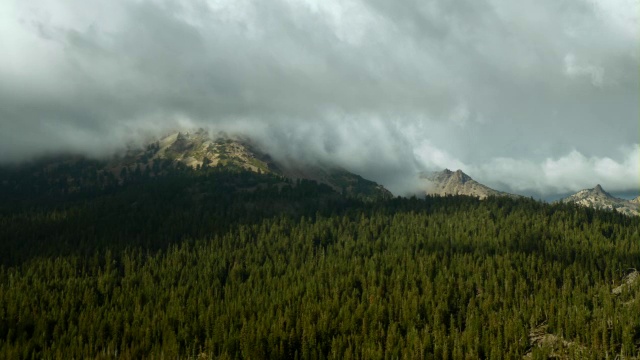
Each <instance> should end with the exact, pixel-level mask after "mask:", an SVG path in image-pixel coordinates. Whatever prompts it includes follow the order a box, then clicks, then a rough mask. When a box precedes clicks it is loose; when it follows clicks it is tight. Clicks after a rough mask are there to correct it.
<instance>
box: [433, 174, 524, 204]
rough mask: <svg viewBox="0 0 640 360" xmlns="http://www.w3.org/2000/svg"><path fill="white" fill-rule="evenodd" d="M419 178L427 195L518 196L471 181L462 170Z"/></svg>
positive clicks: (481, 197)
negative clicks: (422, 181) (424, 186)
mask: <svg viewBox="0 0 640 360" xmlns="http://www.w3.org/2000/svg"><path fill="white" fill-rule="evenodd" d="M420 178H421V179H422V180H424V181H425V183H426V191H425V193H426V194H427V195H439V196H446V195H468V196H475V197H478V198H480V199H485V198H487V197H489V196H511V197H513V196H516V197H517V196H518V195H513V194H509V193H506V192H502V191H498V190H494V189H492V188H490V187H488V186H486V185H483V184H480V183H479V182H477V181H475V180H473V179H472V178H471V177H470V176H469V175H467V174H465V173H464V172H462V170H456V171H451V170H449V169H444V170H443V171H439V172H433V173H423V174H421V175H420Z"/></svg>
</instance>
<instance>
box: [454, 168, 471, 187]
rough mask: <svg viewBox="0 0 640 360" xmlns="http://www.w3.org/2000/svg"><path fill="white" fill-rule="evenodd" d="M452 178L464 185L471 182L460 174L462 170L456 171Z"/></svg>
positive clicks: (466, 176) (468, 177) (463, 174)
mask: <svg viewBox="0 0 640 360" xmlns="http://www.w3.org/2000/svg"><path fill="white" fill-rule="evenodd" d="M453 178H454V179H456V180H457V181H459V182H461V183H463V184H464V183H466V182H467V181H470V180H473V179H472V178H471V177H470V176H469V175H467V174H465V173H464V172H462V170H460V169H458V170H456V172H455V173H453Z"/></svg>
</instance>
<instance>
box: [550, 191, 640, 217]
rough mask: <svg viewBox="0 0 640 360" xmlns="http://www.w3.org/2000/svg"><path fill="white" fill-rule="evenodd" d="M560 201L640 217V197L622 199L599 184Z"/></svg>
mask: <svg viewBox="0 0 640 360" xmlns="http://www.w3.org/2000/svg"><path fill="white" fill-rule="evenodd" d="M559 201H560V202H562V203H574V204H577V205H580V206H585V207H591V208H594V209H605V210H615V211H618V212H620V213H622V214H625V215H629V216H638V215H640V210H639V208H638V206H639V205H640V197H637V198H635V199H633V200H625V199H620V198H617V197H615V196H613V195H611V194H610V193H608V192H607V191H605V190H604V189H603V188H602V186H601V185H600V184H597V185H596V186H595V187H593V188H591V189H583V190H580V191H578V192H577V193H575V194H573V195H570V196H568V197H566V198H564V199H561V200H559Z"/></svg>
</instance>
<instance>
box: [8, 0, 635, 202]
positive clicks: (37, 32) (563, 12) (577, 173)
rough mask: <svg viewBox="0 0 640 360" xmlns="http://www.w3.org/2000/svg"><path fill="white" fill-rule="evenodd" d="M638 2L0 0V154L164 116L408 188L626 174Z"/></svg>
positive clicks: (617, 178) (150, 128) (100, 136)
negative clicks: (433, 175)
mask: <svg viewBox="0 0 640 360" xmlns="http://www.w3.org/2000/svg"><path fill="white" fill-rule="evenodd" d="M638 6H639V5H638V3H637V2H635V1H631V0H623V1H618V2H611V1H604V0H597V1H581V0H579V1H573V2H569V3H568V2H557V1H551V0H544V1H538V2H532V3H529V4H522V3H518V4H515V3H512V2H509V1H507V0H491V1H489V0H487V1H470V0H469V1H467V0H465V1H456V2H448V1H439V0H433V1H427V2H414V1H401V2H393V3H389V2H386V1H369V2H364V1H323V2H319V3H314V2H304V1H303V2H299V1H295V2H294V1H286V0H275V1H269V2H261V1H251V0H247V1H215V2H205V1H177V0H176V1H153V0H150V1H119V0H116V1H95V2H91V3H87V2H81V1H69V2H64V3H61V2H42V1H33V0H26V1H25V0H21V1H18V0H9V1H5V2H3V3H2V4H1V5H0V44H2V46H3V50H4V51H3V52H4V53H5V56H3V57H1V58H0V162H2V163H11V162H17V161H24V160H28V159H31V158H33V157H36V156H41V155H47V154H52V153H59V152H81V153H84V154H87V155H90V156H94V157H95V156H104V155H109V154H112V153H113V152H115V151H117V150H118V149H121V148H122V147H125V146H126V145H127V144H130V143H138V144H139V143H143V142H144V141H146V140H147V139H149V138H153V137H159V136H161V135H163V134H166V133H167V132H168V131H170V130H173V129H183V128H190V129H191V128H197V127H204V128H207V129H210V130H212V131H226V132H228V133H242V134H246V135H247V136H250V137H252V138H255V139H256V141H258V142H259V143H260V144H261V146H263V147H265V148H266V150H268V151H269V153H271V154H273V156H275V157H278V158H280V159H284V160H286V159H289V160H291V161H307V162H314V161H316V162H327V161H331V162H333V163H335V164H336V165H338V166H341V167H344V168H346V169H349V170H350V171H353V172H355V173H359V174H361V175H363V176H365V177H367V178H371V179H373V180H375V181H378V182H380V183H382V184H384V185H385V186H387V187H388V188H389V189H390V190H392V191H393V192H394V193H403V192H411V191H416V189H418V188H419V187H420V181H419V179H418V174H419V173H420V172H422V171H424V170H441V169H442V168H445V167H448V168H454V169H458V168H460V169H462V170H464V171H465V172H467V173H469V174H472V176H473V177H474V179H476V180H478V181H479V182H481V183H485V184H487V185H489V186H491V187H493V188H496V189H498V190H503V191H508V192H526V193H530V194H542V195H544V194H553V193H559V192H567V191H577V190H579V189H581V188H585V187H589V186H593V184H594V183H601V184H602V185H603V186H604V187H605V188H607V189H608V190H609V191H628V190H635V189H637V188H638V184H639V183H640V169H638V166H639V165H638V164H639V162H640V151H639V150H638V135H639V132H638V118H639V117H640V113H639V109H638V104H637V99H638V96H639V94H638V92H639V90H638V89H639V88H640V86H639V75H638V71H637V64H638V60H639V58H638V54H639V51H638V50H639V49H638V35H637V26H638V13H639V11H638Z"/></svg>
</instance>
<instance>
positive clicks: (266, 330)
mask: <svg viewBox="0 0 640 360" xmlns="http://www.w3.org/2000/svg"><path fill="white" fill-rule="evenodd" d="M143 176H144V175H143V174H137V175H136V174H131V175H129V177H128V178H127V179H125V181H124V182H123V183H122V184H116V183H113V184H111V185H109V186H95V187H91V186H89V187H87V188H84V189H82V190H78V191H75V192H72V193H69V192H67V191H56V190H55V186H53V185H51V184H49V185H47V186H44V189H47V190H46V191H44V190H43V191H40V192H38V191H24V192H22V193H17V192H15V191H12V190H11V189H9V188H8V187H7V186H8V185H7V186H5V187H4V188H3V192H1V194H2V196H3V199H2V200H3V201H2V203H1V205H0V262H1V264H2V265H0V357H1V358H6V359H23V358H24V359H31V358H65V359H69V358H76V359H77V358H104V359H107V358H124V359H140V358H156V359H159V358H166V359H175V358H178V357H180V358H198V359H207V358H222V359H236V358H245V359H263V358H265V359H266V358H269V359H296V358H297V359H323V358H332V359H359V358H367V359H394V358H406V359H418V358H427V359H478V358H479V359H516V358H523V357H525V358H532V359H547V358H570V359H604V358H615V357H616V356H617V355H622V356H624V357H625V358H633V357H637V356H638V354H639V353H640V351H639V346H640V317H639V316H638V314H640V282H639V281H636V280H637V279H638V277H637V276H636V275H634V274H637V273H636V272H635V270H634V269H636V268H638V267H639V266H640V265H639V262H640V233H639V225H640V218H637V217H635V218H630V217H627V216H623V215H621V214H618V213H615V212H607V211H599V210H593V209H589V208H582V207H578V206H576V205H572V204H554V205H549V204H543V203H539V202H536V201H533V200H530V199H511V198H506V197H489V198H488V199H487V200H484V201H480V200H478V199H475V198H472V197H465V196H450V197H427V198H426V199H416V198H410V199H406V198H396V199H386V200H385V199H380V200H378V201H367V202H365V201H362V200H359V199H356V198H349V197H344V196H343V195H341V194H339V193H337V192H335V191H334V190H333V189H331V188H330V187H328V186H326V185H318V184H317V183H315V182H311V181H294V182H292V181H290V180H287V179H284V178H281V177H278V176H273V175H265V174H258V173H252V172H246V171H243V170H239V169H236V170H231V169H224V170H223V169H220V168H210V169H205V170H200V171H195V170H191V169H188V168H186V169H180V168H179V169H176V170H175V171H172V172H171V173H170V174H168V175H166V176H163V177H155V178H146V179H145V178H143ZM9 183H10V182H8V181H7V182H6V184H9ZM6 184H5V185H6ZM10 184H11V186H14V187H15V186H16V184H19V182H11V183H10ZM26 185H28V184H25V185H24V186H26ZM65 186H66V185H65Z"/></svg>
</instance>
